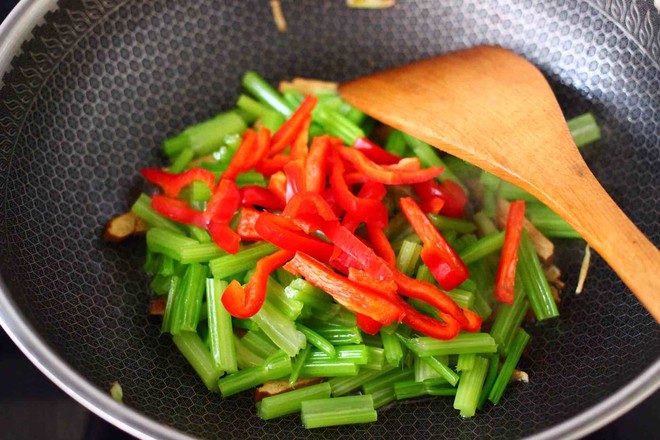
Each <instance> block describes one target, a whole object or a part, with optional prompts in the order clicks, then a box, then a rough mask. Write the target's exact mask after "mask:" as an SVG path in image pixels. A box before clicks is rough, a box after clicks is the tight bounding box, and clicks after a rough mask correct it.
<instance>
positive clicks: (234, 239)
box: [208, 220, 241, 254]
mask: <svg viewBox="0 0 660 440" xmlns="http://www.w3.org/2000/svg"><path fill="white" fill-rule="evenodd" d="M208 229H209V234H210V235H211V238H212V239H213V241H214V242H215V244H217V245H218V246H219V247H220V248H221V249H223V250H224V251H226V252H228V253H230V254H235V253H236V252H238V246H239V245H240V243H241V237H240V236H239V235H238V234H237V233H236V232H234V231H233V230H232V229H231V228H230V227H229V225H227V223H224V222H216V221H213V220H211V222H210V223H209V225H208Z"/></svg>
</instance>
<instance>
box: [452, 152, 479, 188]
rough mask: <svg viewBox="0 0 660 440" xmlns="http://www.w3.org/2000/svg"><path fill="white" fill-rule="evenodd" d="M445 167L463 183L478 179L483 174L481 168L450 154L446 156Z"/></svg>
mask: <svg viewBox="0 0 660 440" xmlns="http://www.w3.org/2000/svg"><path fill="white" fill-rule="evenodd" d="M445 166H446V167H447V169H448V170H451V172H452V173H453V174H454V175H456V176H457V177H458V178H459V179H461V181H463V182H465V181H466V180H469V179H476V178H478V177H479V175H480V174H481V169H480V168H479V167H476V166H474V165H472V164H470V163H467V162H466V161H464V160H463V159H459V158H458V157H456V156H451V155H449V154H448V155H446V156H445Z"/></svg>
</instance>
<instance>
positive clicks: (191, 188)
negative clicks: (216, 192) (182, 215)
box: [186, 180, 211, 202]
mask: <svg viewBox="0 0 660 440" xmlns="http://www.w3.org/2000/svg"><path fill="white" fill-rule="evenodd" d="M186 189H187V190H188V201H190V202H207V201H209V199H210V198H211V189H210V188H209V187H208V186H206V184H205V183H204V182H200V181H198V180H196V181H194V182H193V183H191V184H190V185H188V187H187V188H186Z"/></svg>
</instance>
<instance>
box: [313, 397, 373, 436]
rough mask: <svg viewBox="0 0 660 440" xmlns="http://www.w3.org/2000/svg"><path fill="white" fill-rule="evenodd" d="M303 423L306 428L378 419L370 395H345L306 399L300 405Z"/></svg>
mask: <svg viewBox="0 0 660 440" xmlns="http://www.w3.org/2000/svg"><path fill="white" fill-rule="evenodd" d="M300 418H301V420H302V422H303V425H304V426H305V428H307V429H312V428H322V427H325V426H337V425H353V424H357V423H371V422H375V421H376V420H378V413H377V412H376V410H375V409H374V401H373V399H372V397H371V396H345V397H333V398H329V399H318V400H306V401H304V402H302V405H301V416H300Z"/></svg>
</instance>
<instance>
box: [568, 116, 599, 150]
mask: <svg viewBox="0 0 660 440" xmlns="http://www.w3.org/2000/svg"><path fill="white" fill-rule="evenodd" d="M566 122H567V124H568V129H569V130H570V131H571V136H573V141H575V145H577V146H578V148H580V147H583V146H585V145H587V144H590V143H592V142H595V141H597V140H599V139H600V127H599V126H598V123H597V122H596V118H594V115H592V114H591V113H585V114H583V115H580V116H576V117H575V118H573V119H569V120H568V121H566Z"/></svg>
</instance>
